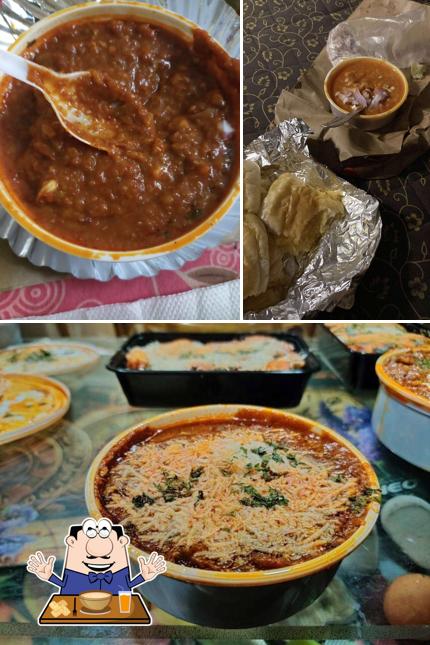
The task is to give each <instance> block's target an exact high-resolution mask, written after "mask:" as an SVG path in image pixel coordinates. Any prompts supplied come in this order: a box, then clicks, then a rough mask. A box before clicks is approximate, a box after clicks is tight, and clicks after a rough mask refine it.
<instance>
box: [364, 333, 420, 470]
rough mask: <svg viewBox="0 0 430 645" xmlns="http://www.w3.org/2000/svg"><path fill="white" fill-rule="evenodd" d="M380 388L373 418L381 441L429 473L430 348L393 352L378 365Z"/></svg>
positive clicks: (375, 429) (384, 356) (381, 358)
mask: <svg viewBox="0 0 430 645" xmlns="http://www.w3.org/2000/svg"><path fill="white" fill-rule="evenodd" d="M376 374H377V376H378V378H379V382H380V386H379V390H378V396H377V399H376V403H375V407H374V410H373V414H372V426H373V429H374V431H375V432H376V435H377V436H378V439H379V440H380V441H381V442H382V443H383V444H384V446H386V447H387V448H388V449H389V450H391V451H392V452H393V453H394V454H396V455H398V456H399V457H402V458H403V459H405V460H406V461H408V462H410V463H411V464H414V466H418V467H419V468H423V469H424V470H427V471H430V440H429V436H430V347H429V346H424V347H422V348H419V349H415V350H410V349H409V350H398V349H396V350H391V351H389V352H387V353H386V354H383V355H382V356H381V357H380V358H379V359H378V361H377V363H376Z"/></svg>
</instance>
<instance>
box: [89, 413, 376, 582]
mask: <svg viewBox="0 0 430 645" xmlns="http://www.w3.org/2000/svg"><path fill="white" fill-rule="evenodd" d="M239 410H251V411H252V410H258V411H260V412H263V413H268V414H270V413H276V414H281V415H283V416H284V417H286V418H293V419H298V420H300V421H304V422H306V423H307V424H308V425H309V427H312V428H313V429H314V430H316V432H318V433H323V432H324V433H327V434H328V435H329V436H330V437H332V438H333V440H335V441H337V442H338V443H340V444H342V445H343V446H345V447H346V448H348V449H349V450H350V451H351V452H352V453H353V454H354V455H355V456H356V457H357V458H358V460H359V461H360V464H361V465H362V466H363V467H364V468H365V470H366V471H367V473H368V475H369V479H370V487H372V488H378V489H379V488H380V486H379V482H378V478H377V476H376V473H375V471H374V470H373V467H372V466H371V465H370V463H369V461H368V460H367V459H366V458H365V457H364V455H363V454H362V453H361V452H360V451H359V450H358V449H357V448H356V447H355V446H354V445H353V444H352V443H350V442H349V441H348V440H347V439H345V438H344V437H342V436H341V435H339V434H338V433H336V432H335V431H334V430H331V429H330V428H328V427H327V426H324V425H323V424H321V423H319V422H318V421H314V420H312V419H308V418H306V417H303V416H301V415H298V414H294V413H291V412H286V411H284V410H279V409H274V408H269V407H264V406H256V405H241V404H213V405H201V406H195V407H188V408H179V409H176V410H170V411H169V412H164V413H162V414H158V415H156V416H153V417H150V418H148V419H143V420H142V421H141V422H140V423H137V424H134V425H133V426H131V427H129V428H127V429H126V430H123V431H122V432H120V433H119V434H117V435H116V436H115V437H114V438H113V439H112V440H111V441H110V442H109V443H108V444H107V445H106V446H104V447H103V448H102V449H101V450H100V451H99V452H98V453H97V455H96V456H95V458H94V460H93V462H92V464H91V466H90V468H89V470H88V474H87V478H86V481H85V500H86V503H87V507H88V510H89V512H90V514H91V516H92V517H95V518H96V519H100V518H101V517H102V516H103V515H102V512H101V511H100V509H99V506H98V503H97V498H96V496H95V491H94V484H95V478H96V475H97V472H98V469H99V467H100V464H101V462H102V460H103V459H104V458H105V457H106V455H107V454H108V453H109V452H110V451H111V450H112V449H113V448H114V447H115V445H116V444H117V443H118V442H119V441H121V440H122V439H124V438H125V437H126V436H127V435H128V434H130V433H132V432H134V431H135V430H137V429H138V428H141V427H142V426H151V425H155V426H160V425H161V427H163V425H164V426H167V425H171V424H172V423H174V422H175V418H176V420H177V421H180V420H185V419H186V420H187V421H192V420H193V419H199V420H201V419H214V418H225V417H226V416H227V417H228V416H231V415H234V414H236V413H237V412H238V411H239ZM379 509H380V502H378V501H372V502H370V503H369V505H368V508H367V513H366V516H365V518H364V519H363V522H362V523H361V525H360V526H359V528H358V529H356V531H354V533H352V535H350V537H349V538H348V539H347V540H345V541H344V542H342V544H340V545H338V546H337V547H335V548H334V549H331V550H330V551H328V552H327V553H324V554H323V555H321V556H318V557H316V558H312V559H311V560H307V561H305V562H301V563H299V564H295V565H291V566H288V567H281V568H278V569H266V570H260V571H246V572H234V571H214V570H207V569H197V568H194V567H188V566H185V565H179V564H175V563H173V562H169V561H167V571H166V573H165V574H163V575H166V576H167V577H169V578H174V579H176V580H181V581H184V582H189V583H192V584H199V585H208V586H217V587H255V586H265V585H270V584H277V583H284V582H289V581H291V580H296V579H297V578H303V577H307V576H311V575H313V574H315V573H318V572H319V571H321V570H323V569H328V568H331V567H333V566H335V565H337V564H338V563H339V562H340V561H341V560H342V559H343V558H344V557H346V556H347V555H349V554H350V553H351V552H352V551H353V550H354V549H356V548H357V547H358V546H359V545H360V544H361V543H362V542H363V540H364V539H365V538H366V537H367V536H368V535H369V533H370V531H371V530H372V528H373V526H374V524H375V523H376V520H377V519H378V515H379ZM129 553H130V555H131V556H132V557H133V559H137V557H138V556H141V555H142V554H144V555H148V554H147V553H146V552H145V551H143V550H142V549H139V548H138V547H135V546H133V545H132V544H130V545H129Z"/></svg>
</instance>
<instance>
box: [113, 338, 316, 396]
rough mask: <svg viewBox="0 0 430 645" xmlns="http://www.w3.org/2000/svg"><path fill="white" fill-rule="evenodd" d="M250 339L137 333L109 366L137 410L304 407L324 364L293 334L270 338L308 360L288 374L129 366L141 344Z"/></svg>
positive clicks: (284, 372)
mask: <svg viewBox="0 0 430 645" xmlns="http://www.w3.org/2000/svg"><path fill="white" fill-rule="evenodd" d="M247 335H253V334H184V333H167V334H163V333H147V334H136V335H135V336H132V338H130V339H129V340H128V341H127V342H126V343H125V344H124V345H123V346H122V347H121V349H120V350H119V351H118V352H117V353H116V354H115V355H114V356H113V357H112V358H111V360H110V362H109V364H108V365H107V366H106V367H107V368H108V369H109V370H111V371H112V372H115V373H116V375H117V376H118V379H119V382H120V384H121V387H122V389H123V390H124V394H125V395H126V397H127V399H128V402H129V403H130V405H134V406H148V407H173V406H180V407H186V406H193V405H205V404H207V403H244V404H245V403H248V404H253V405H265V406H269V407H275V408H276V407H278V408H288V407H294V406H296V405H298V404H299V403H300V400H301V398H302V395H303V392H304V390H305V387H306V384H307V382H308V380H309V378H310V376H311V374H313V373H314V372H316V371H317V370H319V368H320V363H319V361H318V359H317V358H316V357H315V356H314V355H313V354H312V353H311V352H310V351H309V348H308V346H307V345H306V343H305V342H304V341H303V340H302V339H301V338H299V337H297V336H293V335H291V334H267V335H268V336H273V337H274V338H278V339H279V340H283V341H288V342H290V343H291V344H292V345H293V346H294V347H295V349H296V350H297V351H298V352H299V353H300V354H301V355H302V356H303V358H304V359H305V366H304V367H303V368H301V369H294V370H288V371H282V372H260V371H252V372H245V371H238V372H233V371H232V372H229V371H226V370H222V371H221V370H220V371H210V372H209V371H208V372H199V371H190V370H186V371H185V370H184V371H171V372H168V371H164V370H163V371H156V370H131V369H128V368H127V367H126V366H125V354H126V353H127V351H128V350H130V349H131V348H132V347H135V346H140V347H144V346H145V345H148V344H149V343H151V342H153V341H160V342H167V341H172V340H177V339H179V338H187V339H189V340H199V341H201V342H203V343H208V342H213V341H230V340H238V339H240V338H244V337H246V336H247ZM254 335H255V334H254ZM259 335H261V334H259Z"/></svg>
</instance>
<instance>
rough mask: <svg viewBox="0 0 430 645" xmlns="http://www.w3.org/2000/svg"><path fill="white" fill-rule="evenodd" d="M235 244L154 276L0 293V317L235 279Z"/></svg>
mask: <svg viewBox="0 0 430 645" xmlns="http://www.w3.org/2000/svg"><path fill="white" fill-rule="evenodd" d="M239 273H240V252H239V245H238V244H228V245H222V246H219V247H217V248H215V249H209V250H207V251H205V252H204V253H203V255H201V256H200V258H199V259H198V260H194V261H193V262H188V263H187V264H185V265H184V266H183V268H182V269H180V270H179V271H161V272H160V273H159V274H158V275H157V276H156V277H153V278H136V279H134V280H127V281H123V280H119V279H118V278H115V279H113V280H110V281H109V282H97V281H96V280H78V279H76V278H63V279H60V280H55V281H53V282H46V283H41V284H35V285H31V286H28V287H23V288H21V289H14V290H12V291H4V292H2V293H0V319H2V320H10V319H12V318H21V317H24V316H37V315H40V316H42V315H50V314H55V313H61V312H64V311H71V310H74V309H79V308H84V307H97V306H98V305H107V304H112V303H116V302H134V301H135V300H139V299H142V298H151V297H154V296H163V295H173V294H177V293H182V292H184V291H189V290H191V289H196V288H199V287H206V286H209V285H214V284H219V283H222V282H227V281H228V280H234V279H237V278H238V276H239Z"/></svg>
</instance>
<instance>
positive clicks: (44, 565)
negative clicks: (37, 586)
mask: <svg viewBox="0 0 430 645" xmlns="http://www.w3.org/2000/svg"><path fill="white" fill-rule="evenodd" d="M54 562H55V556H54V555H50V556H49V558H48V559H47V560H45V556H44V555H43V553H42V552H41V551H37V552H36V555H31V556H30V557H29V558H28V561H27V571H30V573H34V575H36V576H37V577H38V578H40V579H41V580H49V578H50V577H51V576H52V572H53V570H54Z"/></svg>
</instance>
